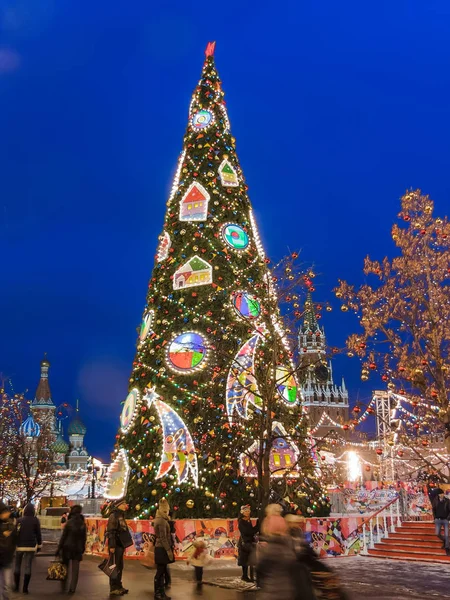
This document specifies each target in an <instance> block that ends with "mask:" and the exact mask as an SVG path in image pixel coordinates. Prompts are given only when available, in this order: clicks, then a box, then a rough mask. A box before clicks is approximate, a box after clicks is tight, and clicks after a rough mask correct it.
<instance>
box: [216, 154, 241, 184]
mask: <svg viewBox="0 0 450 600" xmlns="http://www.w3.org/2000/svg"><path fill="white" fill-rule="evenodd" d="M219 176H220V181H221V183H222V185H223V186H224V187H236V186H238V185H239V180H238V176H237V173H236V171H235V169H234V167H233V166H232V165H231V163H230V162H228V160H226V159H225V160H223V161H222V162H221V164H220V167H219Z"/></svg>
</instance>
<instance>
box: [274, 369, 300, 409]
mask: <svg viewBox="0 0 450 600" xmlns="http://www.w3.org/2000/svg"><path fill="white" fill-rule="evenodd" d="M276 384H277V390H278V393H279V394H280V397H281V398H282V400H283V402H284V403H285V404H289V405H292V404H296V403H297V395H298V386H297V382H296V381H295V377H294V374H293V373H292V372H291V371H290V370H289V369H287V368H286V367H283V366H279V367H277V372H276Z"/></svg>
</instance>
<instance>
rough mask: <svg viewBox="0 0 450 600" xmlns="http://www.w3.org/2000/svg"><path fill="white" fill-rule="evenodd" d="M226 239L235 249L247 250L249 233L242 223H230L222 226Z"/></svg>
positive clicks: (223, 235)
mask: <svg viewBox="0 0 450 600" xmlns="http://www.w3.org/2000/svg"><path fill="white" fill-rule="evenodd" d="M222 237H223V239H224V241H225V242H226V243H227V244H228V246H230V248H233V250H245V249H246V248H247V246H248V235H247V233H246V232H245V231H244V229H243V228H242V227H241V226H240V225H236V224H235V223H228V224H227V225H224V226H223V228H222Z"/></svg>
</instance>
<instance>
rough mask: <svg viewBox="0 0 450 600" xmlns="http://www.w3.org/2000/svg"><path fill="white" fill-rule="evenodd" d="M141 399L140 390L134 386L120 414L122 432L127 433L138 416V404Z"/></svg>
mask: <svg viewBox="0 0 450 600" xmlns="http://www.w3.org/2000/svg"><path fill="white" fill-rule="evenodd" d="M139 400H140V394H139V390H138V389H137V388H134V389H132V390H131V392H130V393H129V394H128V396H127V398H126V400H125V402H124V405H123V408H122V412H121V414H120V426H121V428H122V433H127V432H128V431H129V429H130V427H131V426H132V425H133V422H134V420H135V418H136V416H137V410H138V404H139Z"/></svg>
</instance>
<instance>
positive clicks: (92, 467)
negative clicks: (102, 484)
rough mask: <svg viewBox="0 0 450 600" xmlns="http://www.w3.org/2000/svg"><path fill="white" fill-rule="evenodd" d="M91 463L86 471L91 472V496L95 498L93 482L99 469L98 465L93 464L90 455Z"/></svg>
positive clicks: (93, 460)
mask: <svg viewBox="0 0 450 600" xmlns="http://www.w3.org/2000/svg"><path fill="white" fill-rule="evenodd" d="M90 461H91V464H90V465H89V466H88V468H87V470H88V473H92V479H91V498H93V499H94V498H95V483H96V481H97V473H98V471H99V470H100V469H99V467H98V466H97V465H96V464H95V458H94V457H93V456H91V457H90Z"/></svg>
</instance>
